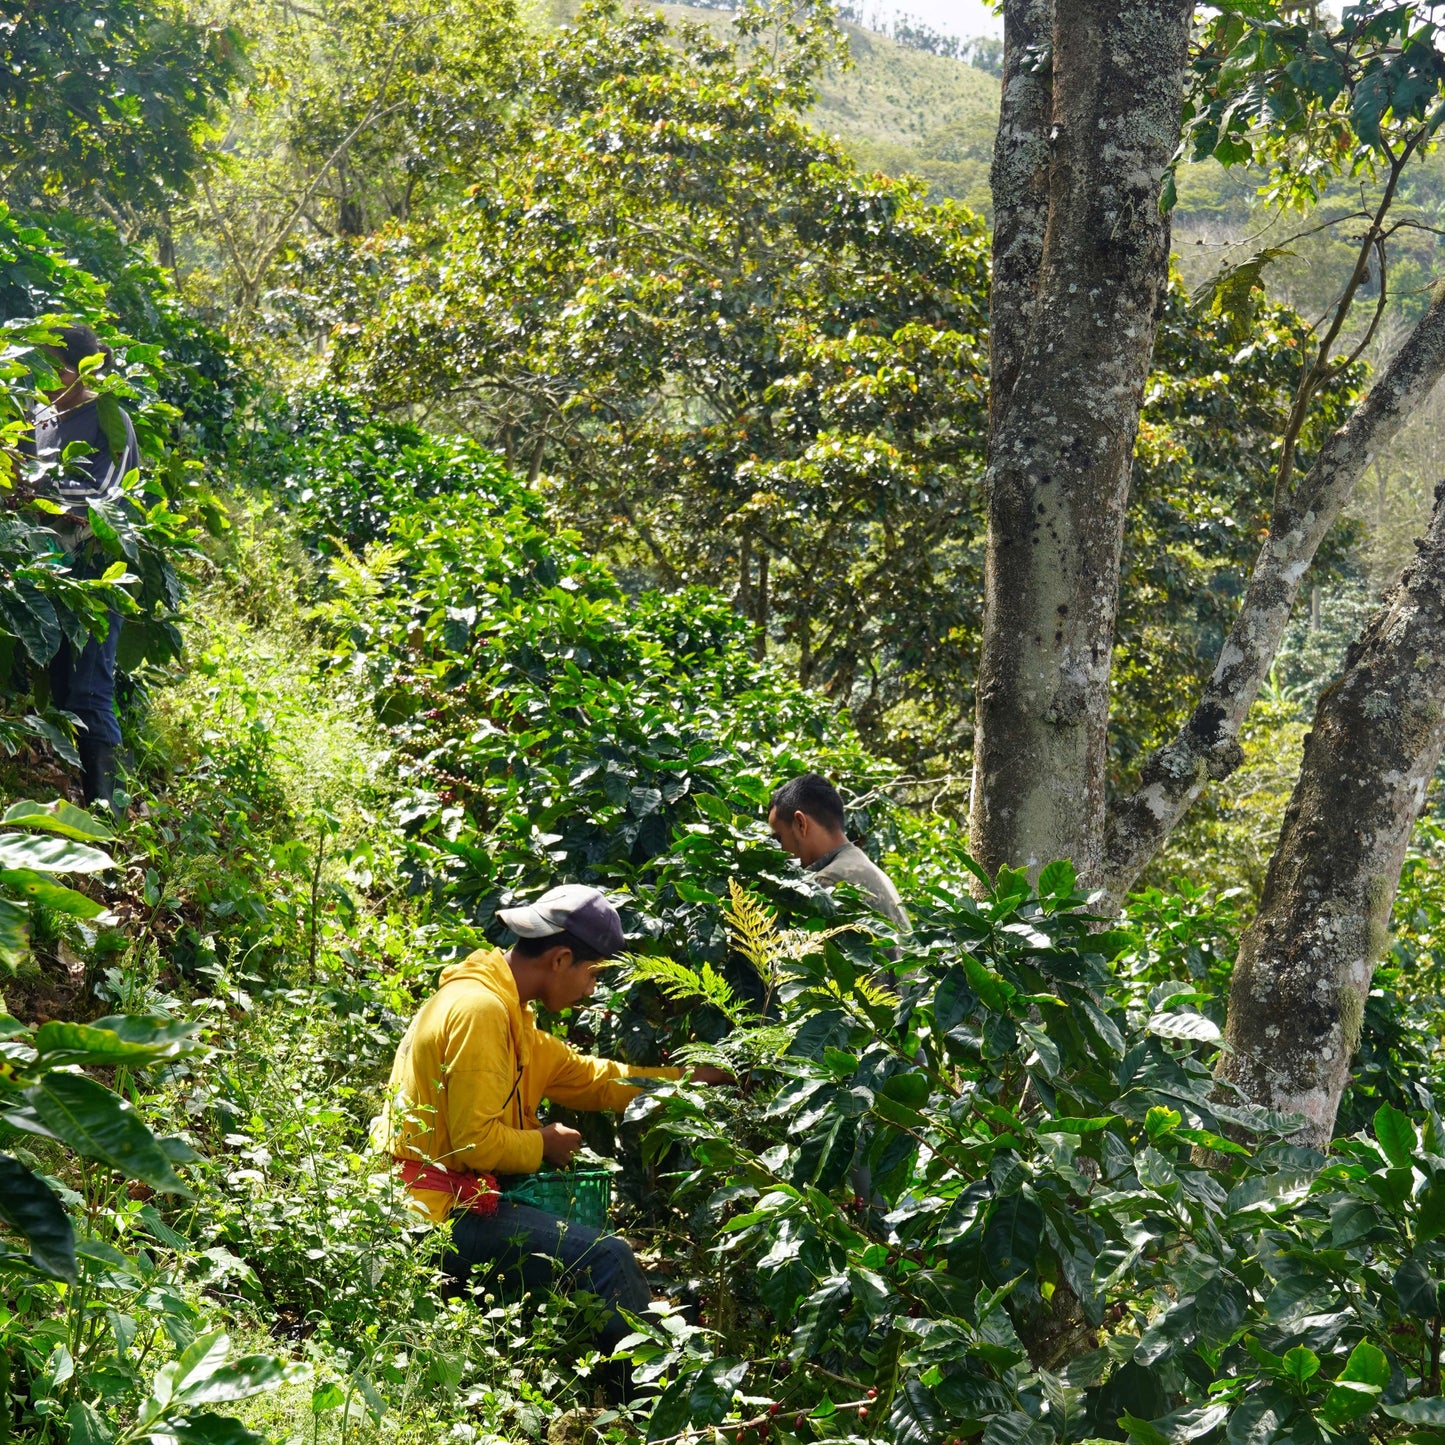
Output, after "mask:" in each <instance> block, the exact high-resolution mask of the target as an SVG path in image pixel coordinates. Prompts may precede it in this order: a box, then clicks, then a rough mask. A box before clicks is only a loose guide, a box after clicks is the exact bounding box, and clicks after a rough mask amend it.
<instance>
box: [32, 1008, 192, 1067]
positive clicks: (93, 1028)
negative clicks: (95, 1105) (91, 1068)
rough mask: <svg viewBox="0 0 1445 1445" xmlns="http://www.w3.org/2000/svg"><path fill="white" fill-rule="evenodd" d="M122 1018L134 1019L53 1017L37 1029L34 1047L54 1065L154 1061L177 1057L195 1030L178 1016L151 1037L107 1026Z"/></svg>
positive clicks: (138, 1021) (137, 1021)
mask: <svg viewBox="0 0 1445 1445" xmlns="http://www.w3.org/2000/svg"><path fill="white" fill-rule="evenodd" d="M122 1022H126V1023H129V1022H131V1021H129V1020H124V1021H123V1020H107V1019H100V1020H97V1021H96V1022H95V1023H93V1024H68V1023H60V1022H58V1021H56V1020H52V1021H51V1022H50V1023H46V1024H41V1026H40V1027H39V1028H38V1029H36V1031H35V1037H34V1045H35V1049H36V1052H37V1053H38V1054H39V1055H40V1057H41V1058H42V1059H43V1060H44V1061H45V1062H47V1063H49V1064H52V1065H56V1064H142V1063H153V1062H155V1061H157V1060H160V1059H170V1058H175V1057H176V1055H177V1054H179V1053H180V1052H181V1051H182V1049H183V1048H184V1047H185V1046H186V1044H187V1042H188V1041H189V1037H190V1034H191V1032H192V1029H191V1026H189V1025H178V1024H177V1023H176V1021H175V1020H167V1021H166V1025H165V1026H163V1027H162V1028H161V1029H160V1030H157V1031H156V1032H157V1033H158V1035H159V1036H158V1037H157V1036H154V1035H153V1036H152V1037H150V1038H146V1037H140V1038H125V1037H123V1035H122V1034H121V1033H120V1032H118V1031H117V1030H116V1029H114V1028H111V1027H108V1026H107V1025H109V1024H113V1023H117V1024H118V1023H122ZM134 1022H136V1023H140V1022H143V1021H142V1020H135V1021H134ZM139 1032H142V1034H143V1033H144V1031H143V1030H140V1031H139Z"/></svg>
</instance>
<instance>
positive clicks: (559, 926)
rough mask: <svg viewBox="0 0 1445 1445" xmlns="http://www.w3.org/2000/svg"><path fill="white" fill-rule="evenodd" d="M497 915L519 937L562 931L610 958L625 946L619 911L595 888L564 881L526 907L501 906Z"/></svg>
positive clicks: (548, 935) (538, 935) (540, 935)
mask: <svg viewBox="0 0 1445 1445" xmlns="http://www.w3.org/2000/svg"><path fill="white" fill-rule="evenodd" d="M497 917H498V918H500V919H501V920H502V922H503V923H505V924H506V925H507V927H508V928H510V929H511V930H512V932H513V933H515V934H516V935H517V937H518V938H547V937H550V936H551V935H552V934H554V933H561V932H562V931H563V930H566V932H568V933H570V934H571V935H572V936H573V937H574V938H577V939H580V940H581V941H582V942H583V943H585V944H587V945H588V946H589V947H591V948H595V949H596V950H597V952H598V953H599V954H601V955H602V957H603V958H611V957H612V956H613V955H614V954H618V953H621V952H622V950H623V948H625V947H626V940H625V939H624V938H623V936H622V920H621V918H619V917H618V916H617V910H616V909H615V908H614V907H613V906H612V905H611V904H610V903H609V902H608V901H607V899H606V897H605V896H604V895H603V894H601V893H599V892H598V891H597V889H595V888H588V887H587V886H586V885H585V884H582V883H563V884H562V885H561V886H560V887H557V888H549V889H548V890H547V891H546V892H545V893H544V894H543V895H542V896H541V897H540V898H539V899H537V901H536V902H535V903H529V904H528V905H527V906H526V907H525V908H499V909H497Z"/></svg>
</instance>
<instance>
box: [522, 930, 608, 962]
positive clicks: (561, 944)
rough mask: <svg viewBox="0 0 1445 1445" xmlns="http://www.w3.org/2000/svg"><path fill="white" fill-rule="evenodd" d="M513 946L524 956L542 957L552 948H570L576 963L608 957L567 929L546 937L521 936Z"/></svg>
mask: <svg viewBox="0 0 1445 1445" xmlns="http://www.w3.org/2000/svg"><path fill="white" fill-rule="evenodd" d="M512 946H513V947H514V948H515V949H516V950H517V952H518V953H520V954H521V955H522V957H523V958H541V956H542V955H543V954H544V953H546V952H547V950H548V949H550V948H570V949H571V950H572V962H573V964H574V965H580V964H584V963H599V962H601V960H602V959H604V958H605V957H606V954H603V953H599V952H598V951H597V949H596V948H594V947H593V946H592V945H591V944H590V943H583V942H582V940H581V939H580V938H578V937H577V935H576V934H574V933H568V932H567V931H566V930H565V929H563V931H562V932H561V933H549V934H548V935H547V936H546V937H545V938H519V939H518V940H517V941H516V943H514V944H513V945H512Z"/></svg>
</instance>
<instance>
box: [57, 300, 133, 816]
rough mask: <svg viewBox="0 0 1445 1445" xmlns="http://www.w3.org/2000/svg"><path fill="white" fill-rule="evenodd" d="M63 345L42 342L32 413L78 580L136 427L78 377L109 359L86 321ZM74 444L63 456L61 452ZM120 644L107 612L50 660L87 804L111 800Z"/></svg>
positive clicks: (91, 558) (102, 562)
mask: <svg viewBox="0 0 1445 1445" xmlns="http://www.w3.org/2000/svg"><path fill="white" fill-rule="evenodd" d="M58 335H59V337H60V342H59V344H58V345H57V346H53V347H47V348H46V351H47V354H48V355H49V356H50V359H51V361H52V363H53V364H54V366H55V369H56V371H57V372H58V373H59V379H60V385H59V386H58V387H56V388H53V389H52V390H50V391H48V392H47V393H46V398H47V401H48V403H49V404H48V405H47V406H43V407H41V408H40V410H39V411H38V412H37V413H36V415H35V435H34V442H33V446H34V454H35V459H36V461H37V462H39V463H40V465H41V467H42V468H43V469H44V475H43V477H42V481H41V488H42V490H43V491H45V492H47V493H48V494H49V495H50V496H51V498H52V499H53V500H55V501H57V502H59V503H60V505H61V506H62V507H64V508H65V511H64V513H63V514H62V515H60V516H57V517H55V518H54V521H53V526H54V528H55V533H56V536H57V537H58V539H59V541H60V545H61V547H62V548H63V549H64V551H65V554H66V559H67V564H68V566H69V567H70V569H71V572H72V575H74V576H75V577H77V578H90V577H99V576H100V575H101V574H102V573H103V572H104V571H105V569H106V567H107V566H108V565H109V564H110V558H109V557H107V556H106V555H105V554H104V552H103V551H101V550H100V548H99V545H98V544H97V543H96V542H95V541H94V540H93V539H94V533H93V531H92V530H91V525H90V510H91V507H92V506H97V507H103V506H105V505H106V504H108V503H110V502H113V501H115V500H116V499H117V498H118V497H120V496H121V495H122V487H121V483H122V481H123V480H124V478H125V476H126V474H127V473H128V472H131V471H134V470H135V469H136V468H137V467H138V466H139V465H140V452H139V449H138V447H137V446H136V439H135V428H134V427H133V426H132V425H131V420H130V418H129V417H128V416H127V415H126V414H125V412H124V411H122V410H121V409H120V408H119V407H117V408H115V411H114V413H113V416H114V417H118V418H119V425H117V424H116V423H115V421H113V420H112V423H111V426H110V428H109V431H107V428H106V426H105V424H104V423H103V421H102V417H101V412H100V408H99V406H98V404H97V402H98V398H97V395H96V393H95V392H93V391H92V390H91V389H90V388H89V387H88V386H87V385H86V384H85V377H84V376H83V375H82V374H81V370H80V368H81V364H82V363H83V362H84V361H85V360H86V359H87V358H88V357H92V356H101V357H103V358H104V364H105V365H106V366H109V365H110V363H111V351H110V348H109V347H108V346H107V345H106V344H105V343H104V342H103V341H102V340H101V339H100V338H99V337H98V336H97V335H96V334H95V332H94V331H92V330H91V329H90V327H88V326H65V327H61V328H60V329H59V332H58ZM76 443H79V445H78V446H77V447H76V450H75V451H74V452H73V453H72V454H71V455H70V456H69V457H67V456H66V455H65V453H66V449H67V448H68V447H71V446H72V445H73V444H76ZM119 642H120V614H119V613H118V612H116V611H115V610H114V609H112V610H111V612H110V627H109V629H108V631H107V632H106V635H105V637H104V638H98V637H91V638H89V639H88V640H87V642H86V644H85V646H84V647H83V648H82V649H81V650H80V652H79V653H78V654H77V653H76V652H75V650H74V648H73V647H72V646H71V644H70V642H69V641H68V640H66V641H62V642H61V644H60V651H59V652H58V653H56V655H55V657H54V659H53V660H52V662H51V664H50V694H51V698H52V699H53V701H54V702H55V704H56V706H57V707H61V708H64V709H65V710H66V711H67V712H71V713H74V714H75V715H76V717H78V718H79V719H80V720H81V722H82V723H84V724H85V727H84V730H83V731H82V732H81V734H80V736H79V737H78V738H77V739H76V750H77V751H78V752H79V754H80V781H81V788H82V790H83V791H84V794H85V801H86V802H87V803H96V802H103V803H105V804H107V805H110V804H111V803H112V795H113V793H114V790H115V750H116V748H117V747H119V746H120V724H119V723H118V722H117V720H116V715H115V654H116V647H117V645H118V644H119Z"/></svg>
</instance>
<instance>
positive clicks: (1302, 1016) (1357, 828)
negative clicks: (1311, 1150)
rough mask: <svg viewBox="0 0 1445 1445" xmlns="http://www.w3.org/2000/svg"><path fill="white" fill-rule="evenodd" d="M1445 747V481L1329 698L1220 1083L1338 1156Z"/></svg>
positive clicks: (1308, 752) (1321, 709)
mask: <svg viewBox="0 0 1445 1445" xmlns="http://www.w3.org/2000/svg"><path fill="white" fill-rule="evenodd" d="M1442 746H1445V483H1442V485H1441V486H1440V487H1439V488H1438V489H1437V491H1436V494H1435V509H1434V512H1433V513H1432V515H1431V518H1430V527H1429V531H1428V532H1427V534H1426V536H1425V538H1424V539H1423V540H1422V541H1421V542H1420V543H1419V549H1418V552H1417V554H1416V557H1415V560H1414V562H1412V563H1411V565H1410V567H1409V568H1408V569H1407V570H1406V572H1405V574H1404V576H1403V577H1402V578H1401V580H1400V582H1399V584H1398V585H1397V586H1396V587H1395V588H1394V590H1393V592H1392V593H1391V594H1390V596H1389V598H1388V599H1387V600H1386V602H1385V604H1384V605H1383V606H1382V607H1381V609H1380V611H1379V612H1378V613H1377V614H1376V615H1375V617H1374V618H1373V620H1372V621H1371V622H1370V624H1369V626H1368V627H1367V628H1366V630H1365V632H1364V634H1363V636H1362V637H1361V638H1360V640H1359V641H1357V642H1356V643H1355V644H1354V645H1353V646H1352V647H1351V649H1350V652H1349V655H1348V657H1347V658H1346V661H1345V670H1344V673H1343V674H1342V675H1341V676H1340V677H1339V678H1338V679H1337V680H1336V681H1335V682H1334V683H1332V684H1331V685H1330V687H1329V688H1327V689H1326V690H1325V692H1324V693H1323V695H1322V696H1321V697H1320V701H1319V705H1318V707H1317V708H1316V710H1315V721H1314V728H1313V730H1312V731H1311V732H1310V734H1309V736H1308V737H1307V738H1306V740H1305V755H1304V765H1303V767H1302V769H1301V771H1300V778H1299V782H1298V783H1297V784H1296V786H1295V790H1294V795H1293V797H1292V798H1291V799H1290V805H1289V808H1288V810H1287V812H1286V813H1285V819H1284V824H1283V826H1282V828H1281V829H1280V837H1279V845H1278V847H1277V848H1276V850H1275V855H1274V858H1273V860H1272V861H1271V863H1270V866H1269V874H1268V876H1267V878H1266V880H1265V886H1264V896H1263V898H1262V900H1261V902H1260V906H1259V912H1258V914H1257V915H1256V917H1255V920H1254V922H1253V923H1252V924H1251V926H1250V928H1249V931H1248V932H1247V933H1246V934H1245V937H1244V940H1243V942H1242V944H1241V945H1240V950H1239V958H1238V961H1237V963H1236V965H1235V971H1234V982H1233V985H1232V987H1231V990H1230V997H1229V1023H1228V1028H1227V1031H1226V1034H1225V1049H1224V1052H1223V1054H1222V1055H1221V1058H1220V1066H1219V1076H1220V1078H1221V1079H1224V1080H1227V1081H1228V1082H1230V1083H1233V1084H1235V1085H1237V1086H1238V1087H1239V1088H1241V1089H1242V1090H1243V1091H1244V1093H1245V1094H1246V1095H1248V1097H1249V1098H1250V1099H1252V1100H1254V1101H1255V1102H1256V1103H1260V1104H1264V1105H1266V1106H1267V1107H1269V1108H1272V1109H1281V1110H1286V1111H1289V1112H1291V1113H1300V1114H1303V1115H1304V1116H1305V1118H1306V1119H1307V1120H1308V1121H1309V1122H1308V1125H1307V1126H1306V1128H1305V1130H1304V1132H1303V1135H1302V1136H1297V1137H1301V1139H1302V1142H1307V1143H1310V1144H1313V1145H1315V1146H1318V1147H1323V1146H1324V1145H1325V1144H1326V1143H1328V1141H1329V1139H1330V1136H1331V1134H1332V1132H1333V1129H1334V1123H1335V1115H1336V1113H1337V1111H1338V1109H1339V1104H1340V1096H1341V1095H1342V1094H1343V1092H1344V1089H1345V1085H1346V1083H1347V1082H1348V1080H1349V1067H1350V1060H1351V1058H1352V1057H1353V1055H1354V1052H1355V1046H1356V1044H1357V1043H1358V1042H1359V1037H1360V1026H1361V1024H1362V1022H1363V1020H1364V1012H1365V999H1366V997H1367V995H1368V994H1369V990H1370V979H1371V976H1372V975H1373V973H1374V970H1375V964H1376V963H1377V962H1378V961H1379V959H1380V956H1381V954H1383V953H1384V951H1385V948H1386V947H1387V945H1388V939H1389V934H1388V925H1389V919H1390V908H1391V906H1392V904H1393V903H1394V899H1395V890H1396V888H1397V886H1398V885H1399V881H1400V867H1401V864H1402V863H1403V862H1404V857H1405V847H1406V844H1407V843H1408V842H1409V840H1410V833H1411V831H1412V829H1413V828H1414V825H1415V820H1416V818H1417V817H1418V816H1419V813H1420V809H1421V807H1422V806H1423V805H1424V802H1425V789H1426V786H1427V785H1428V783H1429V781H1430V777H1431V774H1432V773H1433V772H1434V771H1435V766H1436V764H1437V763H1438V762H1439V760H1440V753H1441V748H1442Z"/></svg>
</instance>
